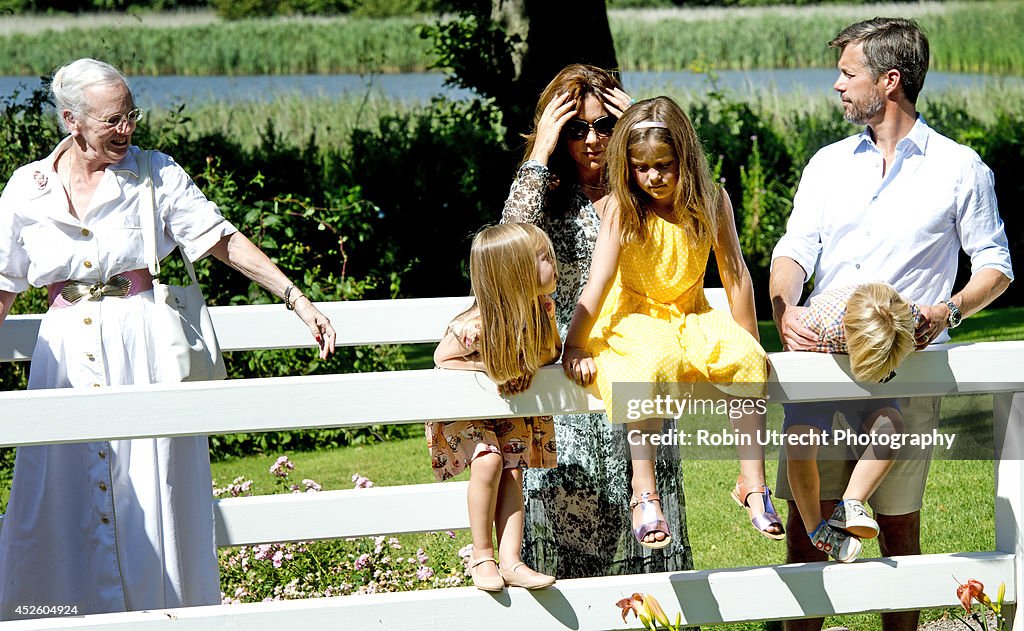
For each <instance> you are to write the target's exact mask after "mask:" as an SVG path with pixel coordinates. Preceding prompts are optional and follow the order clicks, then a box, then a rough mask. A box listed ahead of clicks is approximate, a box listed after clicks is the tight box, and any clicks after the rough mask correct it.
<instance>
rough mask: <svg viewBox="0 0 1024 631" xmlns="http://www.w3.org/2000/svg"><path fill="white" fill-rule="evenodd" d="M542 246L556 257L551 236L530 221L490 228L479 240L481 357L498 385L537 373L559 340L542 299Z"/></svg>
mask: <svg viewBox="0 0 1024 631" xmlns="http://www.w3.org/2000/svg"><path fill="white" fill-rule="evenodd" d="M541 250H544V251H546V252H547V254H548V256H549V257H550V259H551V260H552V261H554V260H555V253H554V248H553V247H552V246H551V240H550V239H549V238H548V235H547V234H545V233H544V231H543V230H541V229H540V228H538V227H536V226H534V225H531V224H526V223H505V224H499V225H497V226H489V227H486V228H484V229H483V230H481V231H480V232H478V233H477V235H476V237H475V238H474V239H473V246H472V249H471V250H470V254H469V276H470V282H471V284H472V286H473V296H474V298H475V299H476V303H475V306H477V307H478V308H479V309H480V322H481V331H480V360H481V361H482V362H483V365H484V368H485V370H486V371H487V376H488V377H490V378H491V379H493V380H494V381H495V382H496V383H505V382H506V381H508V380H509V379H514V378H517V377H520V376H522V375H523V374H533V373H535V372H536V371H537V369H538V368H540V367H541V365H542V363H543V360H542V357H541V353H542V351H543V350H544V349H548V348H552V347H553V346H554V345H555V343H556V340H557V339H558V331H557V330H556V329H555V327H554V326H552V324H551V320H550V318H549V317H548V315H547V313H546V312H545V310H544V306H543V304H542V303H541V301H540V291H541V288H540V286H539V285H538V273H537V252H538V251H541Z"/></svg>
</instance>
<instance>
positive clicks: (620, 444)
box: [502, 64, 693, 578]
mask: <svg viewBox="0 0 1024 631" xmlns="http://www.w3.org/2000/svg"><path fill="white" fill-rule="evenodd" d="M630 102H631V99H630V97H629V95H628V94H626V92H624V91H623V89H622V85H621V84H620V83H619V81H618V79H616V78H615V77H614V76H612V75H611V74H610V73H608V72H606V71H605V70H602V69H600V68H596V67H594V66H587V65H582V64H574V65H571V66H567V67H565V68H564V69H562V71H561V72H559V73H558V75H557V76H556V77H555V78H554V79H552V81H551V83H549V84H548V85H547V87H546V88H544V91H543V92H542V93H541V95H540V100H539V101H538V102H537V108H536V113H535V115H534V128H533V130H531V132H530V133H529V134H528V135H526V136H525V138H526V140H527V143H526V153H525V156H524V159H523V164H522V165H521V166H520V167H519V172H518V174H517V176H516V179H515V181H514V182H513V183H512V190H511V192H510V193H509V196H508V200H507V201H506V202H505V208H504V211H503V213H502V221H503V222H513V221H515V222H526V223H532V224H536V225H537V226H540V227H541V228H543V229H544V231H545V232H547V233H548V235H549V236H550V237H551V241H552V243H553V245H554V249H555V255H556V257H557V259H558V286H557V290H556V293H555V302H556V319H557V322H558V330H559V333H560V335H562V336H563V337H564V336H565V333H566V331H567V330H568V328H569V323H570V321H571V320H572V314H573V310H574V309H575V308H576V302H577V300H578V299H579V297H580V292H581V291H582V290H583V287H584V285H586V283H587V276H588V273H589V271H590V261H591V258H592V256H593V254H594V245H595V243H596V242H597V234H598V230H599V227H600V221H601V214H602V213H603V211H604V202H605V196H606V195H607V186H606V183H605V180H604V177H603V167H604V153H605V148H606V147H607V145H608V139H609V137H610V136H611V134H612V130H613V129H614V127H615V123H616V121H617V120H618V118H619V116H621V115H622V112H623V111H625V110H626V109H627V108H628V107H629V105H630ZM622 432H623V430H622V426H612V425H610V424H609V423H608V421H607V419H606V418H605V415H604V414H574V415H564V416H556V417H555V434H556V437H557V441H558V445H559V454H558V468H557V469H543V470H542V469H530V470H528V471H527V472H526V475H525V494H526V526H525V532H524V543H523V548H524V550H523V559H524V560H525V561H526V562H527V563H529V564H530V565H531V567H534V568H537V571H539V572H543V573H545V574H553V575H556V576H557V577H558V578H579V577H590V576H609V575H615V574H638V573H641V572H668V571H677V570H685V569H690V568H692V566H693V559H692V556H691V554H690V548H689V541H688V539H687V537H686V525H685V523H684V521H683V519H684V517H683V510H682V508H683V505H684V498H683V483H682V474H681V473H680V471H679V468H678V466H677V465H678V460H677V459H672V458H665V457H663V455H662V454H659V460H658V463H657V475H658V478H659V482H658V488H659V489H661V490H662V492H661V497H662V499H663V501H664V507H663V510H664V513H665V518H666V519H667V520H668V521H669V522H670V523H671V524H672V529H673V532H674V533H679V536H676V537H673V542H672V544H671V545H670V546H668V547H666V548H664V549H662V550H656V551H652V550H649V549H647V548H645V547H643V546H641V545H640V544H639V543H637V541H636V539H635V538H634V537H632V536H631V535H630V534H629V532H630V528H629V527H628V526H629V524H627V523H626V522H625V521H624V519H625V518H624V514H625V511H623V510H622V507H623V506H626V505H628V503H629V499H630V498H629V493H628V492H627V491H626V489H628V488H629V480H630V475H629V471H628V466H629V451H628V449H627V447H628V445H627V442H626V440H625V435H624V434H623V433H622Z"/></svg>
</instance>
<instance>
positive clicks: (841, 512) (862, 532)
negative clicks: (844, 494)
mask: <svg viewBox="0 0 1024 631" xmlns="http://www.w3.org/2000/svg"><path fill="white" fill-rule="evenodd" d="M828 525H829V526H832V527H833V528H839V529H841V530H845V531H846V532H848V533H850V534H851V535H854V536H855V537H857V538H859V539H874V538H875V537H877V536H878V522H877V521H875V520H874V519H871V517H870V516H869V515H868V511H867V509H866V508H864V504H862V503H861V501H860V500H843V501H841V502H839V503H838V504H836V509H835V511H833V513H832V516H831V517H829V519H828Z"/></svg>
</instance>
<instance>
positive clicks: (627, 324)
mask: <svg viewBox="0 0 1024 631" xmlns="http://www.w3.org/2000/svg"><path fill="white" fill-rule="evenodd" d="M710 253H711V237H710V236H706V237H704V238H702V239H695V238H694V237H692V236H691V235H690V234H688V233H687V231H686V230H685V229H683V228H682V227H681V226H679V225H676V224H673V223H670V222H668V221H665V220H664V219H662V218H660V217H658V216H657V215H654V214H653V213H652V215H651V217H650V219H649V220H648V237H647V240H646V241H645V242H644V243H642V244H637V243H632V244H629V245H627V246H625V247H623V249H622V252H621V253H620V254H619V270H618V273H617V275H616V277H615V281H614V285H613V287H612V288H611V290H610V291H609V293H608V296H607V297H606V298H605V302H604V305H603V307H602V309H601V314H600V316H599V317H598V320H597V323H596V324H595V325H594V329H593V331H592V332H591V337H590V339H589V340H588V341H587V347H586V350H587V351H588V352H589V353H591V354H592V355H593V357H594V361H595V363H596V364H597V387H598V390H599V391H600V393H601V398H602V399H603V400H604V403H605V408H606V410H607V412H608V419H609V421H610V422H612V423H628V422H632V421H633V420H640V419H634V418H627V417H626V415H624V414H621V413H619V412H621V411H620V410H616V409H615V407H614V404H613V398H612V384H616V383H619V384H624V383H629V384H630V385H629V386H627V388H628V390H621V392H628V396H629V398H641V399H649V400H654V398H655V397H656V396H658V395H659V394H664V393H665V388H663V387H659V384H665V383H684V384H687V383H695V382H710V383H712V384H714V385H715V386H716V388H718V389H719V390H720V391H722V392H724V393H726V394H728V395H731V396H737V397H757V398H760V397H764V396H765V392H766V383H765V381H766V379H767V377H768V366H767V362H766V356H765V352H764V349H763V348H761V345H760V344H758V342H757V341H756V340H755V339H754V338H753V337H752V336H751V335H750V334H749V333H748V332H747V331H746V330H745V329H744V328H743V327H741V326H740V325H739V324H737V323H736V321H735V320H733V319H732V316H731V315H730V314H729V313H728V312H727V311H725V310H720V309H712V308H711V307H710V306H709V305H708V301H707V298H706V297H705V296H704V273H705V270H706V269H707V263H708V257H709V255H710ZM620 387H621V386H620Z"/></svg>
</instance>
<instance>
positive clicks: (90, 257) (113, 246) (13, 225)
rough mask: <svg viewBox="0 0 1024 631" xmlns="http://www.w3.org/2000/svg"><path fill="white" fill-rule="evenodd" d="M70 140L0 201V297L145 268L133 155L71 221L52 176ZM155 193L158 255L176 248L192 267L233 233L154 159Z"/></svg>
mask: <svg viewBox="0 0 1024 631" xmlns="http://www.w3.org/2000/svg"><path fill="white" fill-rule="evenodd" d="M70 142H71V138H66V139H65V140H64V141H63V142H61V143H60V144H59V145H58V146H57V148H56V149H54V151H53V153H51V154H50V155H49V156H48V157H47V158H45V159H43V160H40V161H38V162H33V163H31V164H28V165H26V166H23V167H21V168H20V169H18V170H16V171H15V172H14V174H13V175H12V176H11V179H10V181H9V182H8V183H7V186H6V187H5V188H4V191H3V196H0V289H2V290H6V291H10V292H15V293H19V292H22V291H25V290H26V289H28V287H29V285H32V286H35V287H42V286H45V285H50V284H52V283H56V282H59V281H64V280H69V279H75V280H97V281H98V280H106V279H107V278H109V277H110V276H112V275H114V274H117V273H119V272H124V271H128V270H133V269H142V268H145V267H147V264H146V258H145V253H144V251H143V243H142V231H141V225H142V224H141V221H140V218H139V196H140V195H142V194H147V195H148V194H149V193H148V190H149V189H142V188H141V186H140V185H141V184H142V183H141V182H140V181H139V168H138V165H137V163H136V156H137V155H138V153H139V151H140V150H139V148H138V147H134V146H133V147H131V149H130V150H129V152H128V155H127V156H125V158H124V159H123V160H121V161H120V162H118V163H116V164H112V165H110V166H109V167H107V170H106V172H105V173H104V175H103V179H102V180H101V181H100V183H99V185H98V186H97V187H96V191H95V192H94V193H93V195H92V199H90V201H89V207H88V208H87V209H85V211H84V212H80V213H79V215H80V217H79V218H75V217H74V216H73V215H72V214H71V213H69V212H68V200H67V196H66V194H65V192H64V187H63V186H62V185H61V182H60V179H59V178H58V177H57V174H56V173H55V172H54V170H53V163H54V160H55V159H56V157H57V155H58V154H59V153H60V152H62V151H64V149H65V148H66V147H67V145H68V144H70ZM152 160H153V163H152V173H153V185H154V187H155V188H156V205H157V209H158V212H157V231H158V233H159V239H158V241H157V252H158V254H159V255H160V257H161V258H163V257H165V256H167V255H168V254H169V253H170V252H171V250H173V249H174V247H175V245H177V243H181V244H182V246H183V249H184V251H185V255H186V256H188V257H189V259H190V260H193V261H194V260H196V259H197V258H199V257H201V256H202V255H204V254H205V253H206V252H207V251H208V250H209V249H210V248H211V247H213V246H214V245H215V244H216V243H217V242H218V241H219V240H220V239H221V237H223V236H225V235H227V234H231V233H232V232H234V231H235V228H234V227H233V226H232V225H231V224H230V223H228V222H227V221H226V220H225V219H224V217H223V216H221V214H220V211H219V210H218V209H217V206H216V204H214V203H213V202H211V201H209V200H208V199H206V197H205V196H204V195H203V193H202V192H201V191H200V190H199V188H198V187H197V186H196V185H195V184H194V183H193V182H192V179H191V178H190V177H189V176H188V174H187V173H185V171H184V170H183V169H182V168H181V167H180V166H178V164H177V163H175V162H174V160H173V159H172V158H171V157H170V156H168V155H166V154H163V153H160V152H153V153H152Z"/></svg>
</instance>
